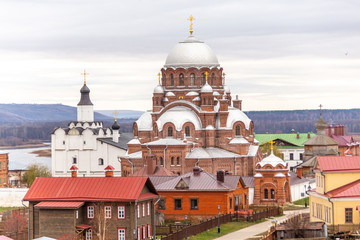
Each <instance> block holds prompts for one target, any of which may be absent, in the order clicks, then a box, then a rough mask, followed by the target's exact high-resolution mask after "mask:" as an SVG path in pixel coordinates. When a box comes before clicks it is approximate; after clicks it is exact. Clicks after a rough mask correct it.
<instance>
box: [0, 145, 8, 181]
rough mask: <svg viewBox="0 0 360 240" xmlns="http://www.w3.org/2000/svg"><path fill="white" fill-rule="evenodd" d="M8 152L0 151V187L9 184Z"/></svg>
mask: <svg viewBox="0 0 360 240" xmlns="http://www.w3.org/2000/svg"><path fill="white" fill-rule="evenodd" d="M8 171H9V154H8V153H7V152H0V187H8V186H9V177H8Z"/></svg>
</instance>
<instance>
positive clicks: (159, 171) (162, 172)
mask: <svg viewBox="0 0 360 240" xmlns="http://www.w3.org/2000/svg"><path fill="white" fill-rule="evenodd" d="M147 168H148V167H147V166H145V167H142V168H140V169H139V170H138V171H136V172H134V174H133V175H132V176H134V177H140V176H141V177H147V176H149V175H148V172H147V170H148V169H147ZM151 176H178V175H177V174H175V173H173V172H172V171H170V170H168V169H166V168H164V167H163V166H156V167H155V170H154V172H153V173H152V174H151Z"/></svg>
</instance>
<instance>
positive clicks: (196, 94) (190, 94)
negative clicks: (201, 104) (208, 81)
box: [186, 91, 199, 96]
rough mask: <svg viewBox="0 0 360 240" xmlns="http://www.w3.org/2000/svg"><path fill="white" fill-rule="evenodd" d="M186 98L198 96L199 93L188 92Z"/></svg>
mask: <svg viewBox="0 0 360 240" xmlns="http://www.w3.org/2000/svg"><path fill="white" fill-rule="evenodd" d="M186 96H199V93H197V92H193V91H191V92H188V93H187V94H186Z"/></svg>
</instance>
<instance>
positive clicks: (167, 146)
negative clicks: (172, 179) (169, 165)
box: [164, 144, 168, 168]
mask: <svg viewBox="0 0 360 240" xmlns="http://www.w3.org/2000/svg"><path fill="white" fill-rule="evenodd" d="M165 146H166V147H165V148H164V168H165V163H166V149H167V148H168V145H167V144H166V145H165Z"/></svg>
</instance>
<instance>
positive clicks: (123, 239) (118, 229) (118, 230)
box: [117, 227, 126, 240]
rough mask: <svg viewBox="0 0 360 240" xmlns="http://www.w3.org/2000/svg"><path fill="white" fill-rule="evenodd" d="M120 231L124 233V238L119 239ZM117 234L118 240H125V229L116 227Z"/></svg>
mask: <svg viewBox="0 0 360 240" xmlns="http://www.w3.org/2000/svg"><path fill="white" fill-rule="evenodd" d="M121 230H122V231H124V238H120V231H121ZM117 232H118V234H117V239H118V240H125V239H126V228H123V227H118V228H117Z"/></svg>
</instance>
